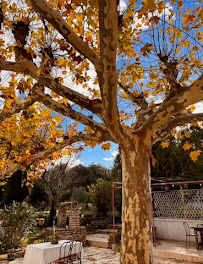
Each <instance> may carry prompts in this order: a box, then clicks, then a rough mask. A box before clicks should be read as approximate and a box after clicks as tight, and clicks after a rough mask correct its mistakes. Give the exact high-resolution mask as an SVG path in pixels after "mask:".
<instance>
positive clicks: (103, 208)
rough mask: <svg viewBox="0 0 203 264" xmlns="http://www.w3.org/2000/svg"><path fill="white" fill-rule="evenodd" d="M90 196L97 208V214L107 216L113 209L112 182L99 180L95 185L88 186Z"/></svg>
mask: <svg viewBox="0 0 203 264" xmlns="http://www.w3.org/2000/svg"><path fill="white" fill-rule="evenodd" d="M88 189H89V192H88V196H89V198H90V202H91V203H92V205H93V206H96V208H97V212H98V213H102V214H103V215H106V214H107V212H108V211H109V210H110V208H111V200H112V187H111V182H109V181H106V180H103V179H101V178H100V179H97V182H96V183H95V184H92V185H90V186H88Z"/></svg>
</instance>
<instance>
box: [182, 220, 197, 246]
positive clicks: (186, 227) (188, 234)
mask: <svg viewBox="0 0 203 264" xmlns="http://www.w3.org/2000/svg"><path fill="white" fill-rule="evenodd" d="M183 226H184V229H185V235H186V247H187V244H188V242H189V246H190V237H195V234H191V233H190V227H189V225H188V223H186V222H183Z"/></svg>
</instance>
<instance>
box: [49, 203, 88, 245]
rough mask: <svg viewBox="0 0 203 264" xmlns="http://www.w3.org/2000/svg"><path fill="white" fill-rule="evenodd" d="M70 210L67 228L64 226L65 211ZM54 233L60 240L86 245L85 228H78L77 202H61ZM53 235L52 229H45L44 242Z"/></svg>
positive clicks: (78, 212) (78, 209)
mask: <svg viewBox="0 0 203 264" xmlns="http://www.w3.org/2000/svg"><path fill="white" fill-rule="evenodd" d="M68 208H70V216H69V226H66V221H67V209H68ZM55 232H56V234H57V235H59V236H60V239H68V240H76V241H82V242H83V245H86V227H85V226H80V208H79V205H78V203H77V202H63V203H61V204H60V208H59V216H58V221H57V227H56V228H55ZM52 235H53V228H51V227H50V228H47V229H46V233H45V236H46V240H49V237H50V236H52Z"/></svg>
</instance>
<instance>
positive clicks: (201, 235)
mask: <svg viewBox="0 0 203 264" xmlns="http://www.w3.org/2000/svg"><path fill="white" fill-rule="evenodd" d="M197 227H201V228H203V224H198V225H197ZM198 233H199V236H198V239H199V241H200V242H199V247H201V248H203V231H202V230H201V231H199V232H198Z"/></svg>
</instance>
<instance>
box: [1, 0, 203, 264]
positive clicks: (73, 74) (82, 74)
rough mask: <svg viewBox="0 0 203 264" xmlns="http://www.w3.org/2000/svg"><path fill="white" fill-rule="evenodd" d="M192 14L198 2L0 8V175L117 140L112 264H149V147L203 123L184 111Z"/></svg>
mask: <svg viewBox="0 0 203 264" xmlns="http://www.w3.org/2000/svg"><path fill="white" fill-rule="evenodd" d="M202 14H203V12H202V3H201V1H192V2H191V3H190V1H184V0H177V1H174V0H168V1H165V0H163V1H161V0H156V1H155V0H148V1H146V0H143V1H133V0H128V1H124V0H122V1H119V0H67V1H64V0H49V1H46V0H22V1H12V0H9V1H2V2H1V8H0V22H1V32H0V43H1V45H0V55H1V56H0V69H1V71H2V73H1V75H2V77H1V87H0V89H1V94H0V96H1V112H0V120H1V131H0V140H1V146H0V148H1V156H2V158H1V162H0V168H1V177H4V176H6V175H8V174H9V173H11V172H13V171H15V170H16V169H17V168H20V169H21V167H26V168H28V167H29V166H30V173H31V175H33V177H35V176H36V173H32V172H33V170H34V169H35V168H33V167H34V165H33V164H36V162H37V161H38V160H42V159H44V158H45V157H48V158H50V159H52V158H54V157H55V158H56V155H55V156H54V157H53V156H51V155H52V153H53V152H55V151H58V150H60V149H62V148H64V147H66V146H68V145H70V144H73V143H75V142H84V145H85V146H93V147H94V146H95V145H96V144H102V148H103V149H109V147H110V142H115V143H117V144H118V145H119V147H120V149H121V154H122V177H123V179H122V181H123V194H122V195H123V209H122V247H121V260H120V262H121V263H122V264H135V263H138V264H151V263H153V256H152V242H151V193H150V156H151V149H152V145H153V144H154V143H155V142H157V141H159V140H163V139H164V138H165V137H166V136H167V135H168V134H169V133H170V131H171V130H173V129H174V128H175V127H177V126H181V125H184V124H186V123H191V122H198V121H201V120H202V117H203V114H202V113H193V112H192V110H193V107H192V106H193V104H195V103H197V102H200V101H201V100H202V98H203V74H202V58H203V56H202V45H203V35H202V31H201V30H202V18H203V17H202ZM56 113H57V115H56ZM58 114H60V115H61V116H62V118H60V116H58ZM42 117H43V118H42ZM70 119H71V120H73V121H72V122H69V120H70ZM74 121H75V123H74ZM59 125H60V126H59ZM39 127H40V128H39ZM20 128H21V129H20ZM19 133H20V134H19ZM13 135H15V137H17V141H15V139H13ZM40 135H42V136H40ZM42 139H43V140H42ZM39 143H40V144H39ZM69 151H71V150H70V149H69ZM198 155H201V151H198V150H197V151H196V152H194V153H193V157H195V159H196V158H198ZM41 164H42V162H41V163H39V167H40V166H42V165H41ZM28 174H29V173H28Z"/></svg>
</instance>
